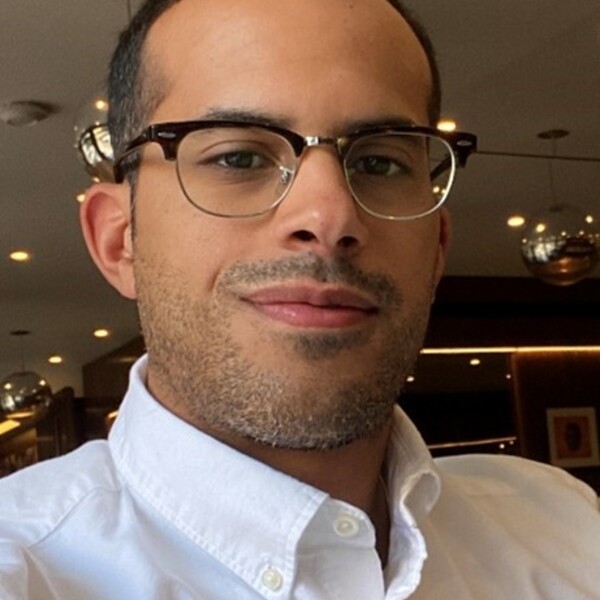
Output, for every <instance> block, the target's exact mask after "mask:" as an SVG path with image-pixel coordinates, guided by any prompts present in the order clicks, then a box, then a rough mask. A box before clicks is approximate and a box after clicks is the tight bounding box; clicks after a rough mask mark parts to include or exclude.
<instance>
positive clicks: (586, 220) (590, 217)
mask: <svg viewBox="0 0 600 600" xmlns="http://www.w3.org/2000/svg"><path fill="white" fill-rule="evenodd" d="M585 222H586V223H589V224H590V225H591V224H592V223H593V222H594V217H592V215H586V217H585Z"/></svg>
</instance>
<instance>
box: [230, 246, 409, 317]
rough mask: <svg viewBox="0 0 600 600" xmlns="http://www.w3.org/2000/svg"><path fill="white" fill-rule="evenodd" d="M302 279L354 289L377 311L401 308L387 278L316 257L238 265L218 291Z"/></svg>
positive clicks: (343, 261) (340, 261)
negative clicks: (377, 307)
mask: <svg viewBox="0 0 600 600" xmlns="http://www.w3.org/2000/svg"><path fill="white" fill-rule="evenodd" d="M302 278H308V279H312V280H314V281H316V282H318V283H324V284H330V285H345V286H349V287H352V288H355V289H357V290H360V291H362V292H364V293H366V294H369V295H370V296H372V297H373V298H374V299H375V301H376V302H377V305H378V306H379V308H384V309H390V308H397V307H399V306H400V305H401V304H402V294H401V292H400V289H399V288H398V286H397V285H396V284H395V283H394V281H393V280H392V279H391V278H390V277H389V276H387V275H384V274H382V273H367V272H365V271H363V270H362V269H360V268H358V267H357V266H356V265H354V264H352V263H351V262H350V261H348V260H347V259H343V258H323V257H321V256H317V255H315V254H306V255H297V256H288V257H284V258H280V259H276V260H259V261H254V262H244V261H237V262H235V263H233V264H232V265H231V266H230V267H229V268H228V269H227V270H226V271H224V272H223V275H222V276H221V280H220V283H219V287H224V288H227V289H231V288H233V289H235V288H236V287H238V286H256V285H261V284H268V283H275V282H276V283H281V282H284V281H293V280H295V279H302Z"/></svg>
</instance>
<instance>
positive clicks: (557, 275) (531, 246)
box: [521, 204, 600, 286]
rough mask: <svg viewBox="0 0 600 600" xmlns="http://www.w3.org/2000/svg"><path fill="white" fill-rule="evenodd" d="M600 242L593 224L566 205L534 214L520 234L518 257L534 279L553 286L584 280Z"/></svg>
mask: <svg viewBox="0 0 600 600" xmlns="http://www.w3.org/2000/svg"><path fill="white" fill-rule="evenodd" d="M599 242H600V240H599V238H598V234H597V232H596V230H595V228H594V224H593V221H592V223H589V222H588V220H587V219H586V215H585V214H584V213H583V212H582V211H580V210H579V209H577V208H575V207H573V206H568V205H566V204H558V205H555V206H551V207H550V208H549V209H548V210H546V211H543V212H541V213H538V214H537V215H534V216H533V217H532V218H531V219H530V221H529V225H528V226H527V228H526V229H525V231H524V232H523V237H522V239H521V256H522V257H523V260H524V262H525V265H526V266H527V268H528V269H529V271H531V273H532V274H533V275H535V277H537V278H538V279H541V280H542V281H545V282H546V283H550V284H553V285H562V286H564V285H572V284H574V283H577V282H578V281H581V280H582V279H585V278H586V277H587V276H588V275H589V274H590V273H591V272H592V271H593V270H594V267H595V266H596V264H597V263H598V258H599V257H600V244H599Z"/></svg>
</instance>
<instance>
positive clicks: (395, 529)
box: [0, 359, 600, 600]
mask: <svg viewBox="0 0 600 600" xmlns="http://www.w3.org/2000/svg"><path fill="white" fill-rule="evenodd" d="M145 369H146V361H145V359H142V360H140V361H139V362H138V363H137V364H136V365H135V366H134V368H133V369H132V375H131V383H130V388H129V391H128V392H127V395H126V397H125V400H124V402H123V405H122V407H121V411H120V413H119V416H118V418H117V421H116V422H115V424H114V426H113V429H112V431H111V434H110V437H109V440H108V442H104V441H97V442H92V443H89V444H86V445H85V446H83V447H82V448H80V449H78V450H76V451H75V452H73V453H71V454H70V455H67V456H65V457H62V458H59V459H55V460H52V461H47V462H45V463H40V464H39V465H36V466H34V467H32V468H30V469H26V470H24V471H20V472H18V473H16V474H15V475H12V476H10V477H8V478H5V479H3V480H0V598H1V599H2V600H25V599H27V600H191V599H194V600H256V599H261V598H267V599H269V600H291V599H294V600H317V599H318V600H334V599H335V600H383V599H386V600H392V599H393V600H400V599H403V598H412V599H416V600H418V599H421V600H424V599H427V600H436V599H440V600H495V599H498V600H500V599H503V600H535V599H538V598H539V599H545V600H590V599H600V515H599V512H598V504H597V499H596V497H595V495H594V494H593V492H592V491H591V490H590V489H589V488H587V487H586V486H584V485H583V484H582V483H580V482H579V481H577V480H575V479H573V478H571V477H569V476H568V475H566V474H565V473H563V472H562V471H559V470H557V469H554V468H551V467H548V466H545V465H540V464H536V463H532V462H529V461H524V460H521V459H517V458H508V457H495V456H475V455H471V456H464V457H455V458H445V459H440V460H438V461H436V463H434V461H433V460H432V459H431V457H430V455H429V453H428V451H427V448H426V447H425V445H424V443H423V441H422V439H421V437H420V436H419V434H418V433H417V431H416V430H415V429H414V426H413V425H412V424H411V423H410V421H409V420H408V418H407V417H406V416H405V415H404V414H403V413H402V412H401V411H400V410H399V409H398V410H397V412H396V415H395V424H394V430H393V434H392V438H391V440H390V445H389V450H388V453H389V456H388V464H389V473H388V477H387V481H388V488H389V494H390V496H391V497H390V499H389V501H390V506H391V511H392V529H391V533H390V535H391V538H390V551H389V560H388V564H387V566H386V568H385V570H382V568H381V563H380V561H379V558H378V555H377V553H376V551H375V532H374V529H373V526H372V525H371V522H370V521H369V519H368V517H367V516H366V514H364V513H363V512H362V511H361V510H359V509H357V508H355V507H353V506H351V505H349V504H346V503H345V502H340V501H338V500H335V499H333V498H331V497H329V496H328V495H327V494H325V493H323V492H321V491H319V490H317V489H315V488H313V487H311V486H309V485H306V484H304V483H302V482H300V481H297V480H295V479H293V478H291V477H288V476H287V475H285V474H283V473H280V472H278V471H275V470H273V469H271V468H270V467H268V466H266V465H264V464H262V463H260V462H257V461H255V460H253V459H251V458H249V457H247V456H245V455H243V454H241V453H239V452H237V451H235V450H233V449H231V448H229V447H227V446H225V445H223V444H221V443H220V442H218V441H216V440H215V439H213V438H211V437H209V436H207V435H205V434H203V433H201V432H200V431H198V430H196V429H194V428H193V427H191V426H190V425H188V424H186V423H185V422H183V421H182V420H180V419H178V418H177V417H175V416H174V415H173V414H171V413H170V412H169V411H167V410H166V409H165V408H163V407H162V406H161V405H160V404H159V403H158V402H156V401H155V400H154V399H153V398H152V397H151V396H150V394H149V393H148V392H147V390H146V388H145V386H144V379H145Z"/></svg>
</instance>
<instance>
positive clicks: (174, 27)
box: [146, 0, 431, 133]
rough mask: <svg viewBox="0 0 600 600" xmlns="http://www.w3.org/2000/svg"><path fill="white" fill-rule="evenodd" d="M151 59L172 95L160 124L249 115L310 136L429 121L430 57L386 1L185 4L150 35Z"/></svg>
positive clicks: (167, 95) (166, 96)
mask: <svg viewBox="0 0 600 600" xmlns="http://www.w3.org/2000/svg"><path fill="white" fill-rule="evenodd" d="M146 60H147V61H148V63H147V64H150V65H151V68H152V70H156V72H158V73H159V74H160V79H161V80H162V81H163V82H164V86H165V89H164V90H163V100H162V102H161V103H160V105H159V106H158V108H157V111H156V113H155V114H154V115H153V118H152V120H154V121H157V120H179V119H189V118H197V117H201V116H202V115H203V114H206V113H207V112H209V111H210V110H211V109H215V108H217V109H222V108H242V109H244V110H258V111H261V112H263V113H267V114H269V113H276V114H278V115H283V116H285V119H286V121H288V122H290V124H291V125H294V124H295V123H296V122H297V123H299V124H302V125H305V126H307V127H309V128H310V127H312V126H313V125H311V123H312V122H314V126H317V127H321V126H322V124H321V122H322V121H325V120H328V122H329V123H331V127H332V128H335V126H336V125H335V124H334V123H333V122H332V119H333V121H336V122H339V123H343V122H344V120H345V119H347V120H352V119H368V118H379V117H381V116H385V117H388V116H393V115H397V116H399V117H402V118H404V119H410V120H413V121H415V122H418V123H422V124H424V123H426V122H427V105H428V102H429V98H430V94H431V78H430V70H429V64H428V61H427V57H426V55H425V52H424V50H423V48H422V47H421V45H420V43H419V42H418V40H417V38H416V36H415V35H414V34H413V32H412V30H411V29H410V27H409V26H408V24H407V23H406V22H405V21H404V19H403V18H402V16H401V15H400V14H399V13H398V12H397V11H396V10H395V9H394V8H393V7H392V6H390V4H389V3H388V2H387V0H326V1H323V0H302V1H298V0H252V1H251V2H249V1H248V0H229V1H228V2H222V0H181V2H178V3H176V4H175V5H174V6H173V7H171V8H170V9H169V10H167V11H166V12H165V13H164V14H163V15H162V16H161V17H160V18H159V19H158V20H157V22H156V23H155V24H154V25H153V27H152V28H151V30H150V33H149V36H148V40H147V45H146ZM383 113H385V115H384V114H383ZM323 133H325V132H323Z"/></svg>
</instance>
